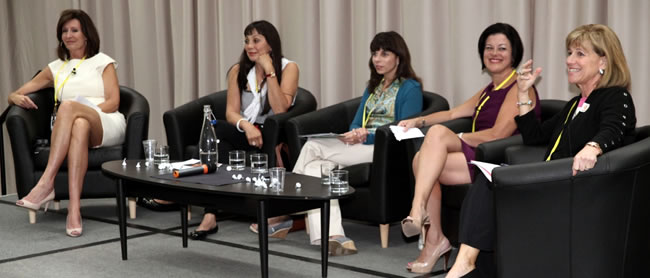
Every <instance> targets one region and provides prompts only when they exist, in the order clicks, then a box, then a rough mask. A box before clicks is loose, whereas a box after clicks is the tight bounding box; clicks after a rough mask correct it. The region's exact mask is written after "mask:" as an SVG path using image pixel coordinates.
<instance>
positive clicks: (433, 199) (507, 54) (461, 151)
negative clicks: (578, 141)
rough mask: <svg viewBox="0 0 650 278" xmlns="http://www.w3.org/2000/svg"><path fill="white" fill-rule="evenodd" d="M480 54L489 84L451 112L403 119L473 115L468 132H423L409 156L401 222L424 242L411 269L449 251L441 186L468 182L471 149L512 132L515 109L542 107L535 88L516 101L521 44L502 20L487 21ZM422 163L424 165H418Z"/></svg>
mask: <svg viewBox="0 0 650 278" xmlns="http://www.w3.org/2000/svg"><path fill="white" fill-rule="evenodd" d="M478 52H479V57H480V58H481V62H482V66H483V69H484V70H486V72H487V73H488V74H489V75H490V77H491V78H492V82H490V84H488V85H487V86H486V87H485V88H484V89H482V90H480V91H478V92H477V93H476V94H475V95H474V96H472V97H471V98H470V99H469V100H467V101H465V102H464V103H463V104H461V105H460V106H457V107H455V108H453V109H451V110H449V111H442V112H437V113H433V114H430V115H426V116H422V117H418V118H414V119H410V120H404V121H401V122H400V123H399V124H398V125H400V126H403V127H405V128H411V127H424V126H427V125H432V124H437V123H441V122H445V121H449V120H453V119H457V118H461V117H472V132H471V133H467V134H463V133H462V132H461V133H459V134H455V133H454V132H453V131H451V130H450V129H449V128H447V127H445V126H443V125H434V126H432V127H431V128H430V129H429V131H428V132H427V135H426V137H425V138H424V143H423V144H422V147H421V148H420V151H419V152H418V153H417V154H416V155H415V157H414V158H413V172H414V175H415V179H416V182H415V194H414V196H413V203H412V205H411V212H410V214H409V216H408V217H406V218H405V219H404V220H403V221H402V231H403V232H404V235H406V236H415V235H418V234H420V233H421V232H422V231H424V233H425V234H424V236H425V240H424V242H425V246H424V248H423V249H422V251H421V252H420V256H419V257H418V258H417V259H416V260H415V261H413V262H410V263H408V264H407V267H406V268H407V269H408V270H409V271H411V272H415V273H428V272H431V270H432V269H433V266H434V265H435V264H436V261H437V260H438V258H440V257H441V256H445V269H446V268H447V266H446V262H447V260H448V258H449V254H450V251H451V244H450V243H449V240H448V239H447V238H446V237H445V235H444V234H443V233H442V228H441V226H440V200H441V190H440V184H441V183H443V184H445V185H455V184H466V183H470V182H471V181H472V180H471V179H472V176H473V175H472V173H471V170H472V169H471V168H470V167H468V164H467V162H468V161H470V160H472V159H474V148H475V147H476V146H477V145H479V144H481V143H483V142H487V141H492V140H496V139H501V138H505V137H507V136H511V135H512V134H514V133H516V132H517V131H516V127H517V126H516V124H515V121H514V117H515V116H516V115H517V113H518V109H517V107H518V106H520V105H529V106H531V107H534V110H535V112H536V114H537V116H538V117H539V116H540V115H541V108H540V107H539V105H537V103H539V97H538V96H537V92H536V90H535V88H530V89H529V90H528V95H529V96H530V99H531V100H533V101H531V102H526V103H518V102H517V93H518V88H517V86H515V83H516V82H517V81H516V80H517V76H516V75H517V74H516V71H515V68H517V66H518V65H519V63H520V62H521V59H522V57H523V52H524V49H523V45H522V43H521V39H520V37H519V34H518V33H517V31H516V30H515V29H514V28H513V27H512V26H510V25H508V24H505V23H496V24H493V25H490V26H489V27H488V28H487V29H485V30H484V31H483V33H482V34H481V36H480V38H479V41H478ZM420 166H422V167H420Z"/></svg>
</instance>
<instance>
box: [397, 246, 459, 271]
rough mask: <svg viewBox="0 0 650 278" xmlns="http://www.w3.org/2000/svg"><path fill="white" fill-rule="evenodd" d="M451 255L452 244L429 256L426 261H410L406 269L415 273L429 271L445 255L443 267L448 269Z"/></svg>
mask: <svg viewBox="0 0 650 278" xmlns="http://www.w3.org/2000/svg"><path fill="white" fill-rule="evenodd" d="M450 256H451V246H449V247H448V248H447V249H445V250H444V251H442V252H441V253H440V254H437V255H435V254H433V255H432V256H431V257H429V258H427V260H426V261H425V262H418V261H414V262H412V263H409V264H408V265H407V266H406V269H407V270H408V271H409V272H413V273H429V272H431V270H433V267H434V266H436V262H437V261H438V259H440V257H444V258H445V260H444V264H443V269H444V270H445V271H447V266H448V264H449V257H450Z"/></svg>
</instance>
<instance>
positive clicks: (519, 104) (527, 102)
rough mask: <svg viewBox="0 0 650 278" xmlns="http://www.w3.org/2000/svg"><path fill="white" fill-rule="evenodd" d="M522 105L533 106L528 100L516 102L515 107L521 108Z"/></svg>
mask: <svg viewBox="0 0 650 278" xmlns="http://www.w3.org/2000/svg"><path fill="white" fill-rule="evenodd" d="M522 105H530V106H533V101H532V100H530V99H529V100H528V101H526V102H517V107H519V106H522Z"/></svg>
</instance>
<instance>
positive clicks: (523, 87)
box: [517, 60, 542, 102]
mask: <svg viewBox="0 0 650 278" xmlns="http://www.w3.org/2000/svg"><path fill="white" fill-rule="evenodd" d="M541 73H542V68H537V69H535V71H534V72H533V60H528V61H526V63H524V65H523V66H521V68H520V69H519V70H518V71H517V74H518V75H517V88H518V89H519V95H518V96H519V101H524V102H525V101H528V100H530V98H529V97H528V89H530V88H531V87H532V86H533V85H534V84H535V80H537V77H539V75H540V74H541Z"/></svg>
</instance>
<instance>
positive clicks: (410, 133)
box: [390, 125, 424, 141]
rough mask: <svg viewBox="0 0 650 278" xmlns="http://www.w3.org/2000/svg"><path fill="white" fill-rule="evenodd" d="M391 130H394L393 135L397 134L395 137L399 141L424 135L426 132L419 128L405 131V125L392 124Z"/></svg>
mask: <svg viewBox="0 0 650 278" xmlns="http://www.w3.org/2000/svg"><path fill="white" fill-rule="evenodd" d="M390 131H392V132H393V135H395V139H397V141H402V140H404V139H412V138H421V137H424V133H422V131H421V130H420V129H419V128H409V129H408V130H406V131H404V127H403V126H396V125H392V126H390Z"/></svg>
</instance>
